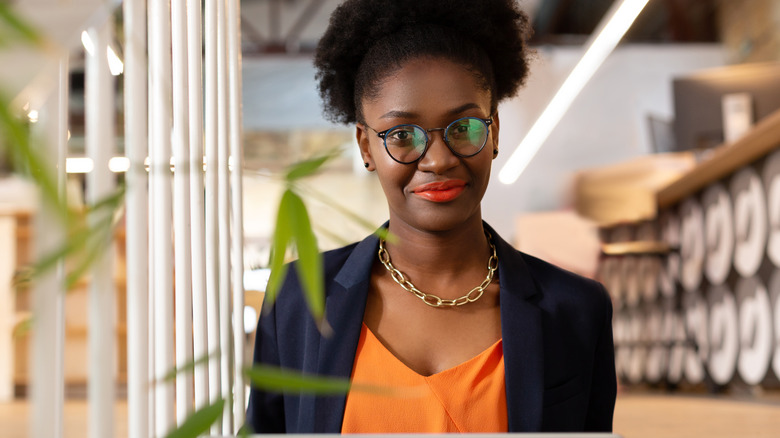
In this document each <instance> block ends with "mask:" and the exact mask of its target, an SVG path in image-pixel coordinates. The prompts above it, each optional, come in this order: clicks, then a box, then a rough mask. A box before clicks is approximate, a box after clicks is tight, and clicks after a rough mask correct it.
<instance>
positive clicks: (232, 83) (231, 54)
mask: <svg viewBox="0 0 780 438" xmlns="http://www.w3.org/2000/svg"><path fill="white" fill-rule="evenodd" d="M227 28H228V39H227V43H228V90H229V95H230V98H229V102H228V106H229V114H230V120H229V125H230V126H229V131H230V145H229V148H230V150H229V152H230V155H231V159H232V163H233V164H232V168H233V170H232V172H231V174H230V221H231V222H230V223H231V227H232V233H231V235H230V245H231V271H230V277H231V287H232V290H233V296H232V299H233V309H232V323H233V430H234V431H237V430H238V429H239V428H240V427H241V426H242V425H243V424H244V413H245V412H246V405H245V400H246V395H245V390H244V388H245V386H244V378H243V369H244V331H245V329H244V211H243V208H242V207H243V201H242V199H243V192H244V191H243V187H242V186H241V175H242V173H243V168H244V166H243V164H244V162H243V156H244V152H243V147H242V140H243V137H242V135H241V124H242V120H243V117H242V114H241V4H240V1H239V0H228V2H227Z"/></svg>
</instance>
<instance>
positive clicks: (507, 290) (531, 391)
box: [485, 224, 544, 432]
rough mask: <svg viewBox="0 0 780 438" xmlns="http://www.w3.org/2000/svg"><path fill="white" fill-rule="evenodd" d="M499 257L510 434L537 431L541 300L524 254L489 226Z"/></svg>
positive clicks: (539, 424) (540, 386)
mask: <svg viewBox="0 0 780 438" xmlns="http://www.w3.org/2000/svg"><path fill="white" fill-rule="evenodd" d="M485 228H486V229H487V230H488V231H490V232H491V234H492V235H493V239H494V244H495V245H496V252H497V254H498V276H499V284H500V291H499V300H500V303H501V335H502V337H503V338H504V340H505V341H504V343H503V346H504V367H505V371H506V397H507V400H506V402H507V411H508V412H507V413H508V416H507V420H508V423H509V424H508V426H509V431H510V432H534V431H539V430H541V427H542V402H543V399H542V397H543V395H544V360H543V358H544V347H543V345H544V340H543V332H542V312H541V309H540V308H539V307H538V306H537V305H536V303H537V302H538V301H539V299H541V291H540V290H539V289H538V288H537V286H536V284H535V282H534V281H533V277H532V275H531V272H530V270H529V269H528V265H527V264H526V262H525V259H524V257H523V254H522V253H521V252H519V251H517V250H515V249H514V248H513V247H512V246H511V245H509V243H507V242H506V241H505V240H504V239H502V238H501V237H500V236H499V235H498V234H496V232H495V231H493V230H492V229H491V228H490V227H489V226H488V225H487V224H485Z"/></svg>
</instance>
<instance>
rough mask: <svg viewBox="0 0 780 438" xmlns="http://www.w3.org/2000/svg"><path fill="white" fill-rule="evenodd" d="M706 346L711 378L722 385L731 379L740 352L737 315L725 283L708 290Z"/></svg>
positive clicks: (734, 301)
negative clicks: (708, 307)
mask: <svg viewBox="0 0 780 438" xmlns="http://www.w3.org/2000/svg"><path fill="white" fill-rule="evenodd" d="M708 301H709V306H710V309H709V312H710V315H709V325H708V327H709V346H710V356H709V360H707V369H708V370H709V374H710V377H712V381H713V382H715V383H717V384H719V385H725V384H727V383H729V382H731V380H732V379H734V376H735V374H736V369H737V356H738V355H739V322H738V319H739V316H738V314H737V303H736V300H735V299H734V294H733V293H732V292H731V291H730V290H729V289H728V288H727V287H726V286H725V285H721V286H715V287H714V288H712V289H710V291H709V293H708Z"/></svg>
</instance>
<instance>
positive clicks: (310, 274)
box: [289, 192, 325, 322]
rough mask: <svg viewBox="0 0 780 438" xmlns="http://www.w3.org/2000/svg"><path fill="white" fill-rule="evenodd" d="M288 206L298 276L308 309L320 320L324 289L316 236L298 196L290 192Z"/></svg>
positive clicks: (323, 305)
mask: <svg viewBox="0 0 780 438" xmlns="http://www.w3.org/2000/svg"><path fill="white" fill-rule="evenodd" d="M289 208H290V215H291V219H292V221H291V223H292V233H293V238H294V240H295V248H296V249H297V252H298V263H297V264H296V270H297V272H298V277H299V278H300V279H301V284H302V286H303V293H304V295H305V296H306V302H307V303H308V305H309V311H310V312H311V314H312V316H313V317H314V319H315V320H316V321H318V322H322V319H323V315H324V313H325V290H324V286H323V275H322V255H321V254H320V250H319V248H318V247H317V237H316V236H315V235H314V232H313V231H312V228H311V221H310V220H309V212H308V211H307V210H306V205H304V203H303V200H302V199H301V197H300V196H298V195H297V194H295V193H292V192H290V204H289Z"/></svg>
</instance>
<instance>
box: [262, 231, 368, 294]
mask: <svg viewBox="0 0 780 438" xmlns="http://www.w3.org/2000/svg"><path fill="white" fill-rule="evenodd" d="M377 242H378V241H377V238H376V237H375V236H373V235H371V236H368V237H366V238H365V239H363V240H362V241H360V242H355V243H352V244H349V245H346V246H343V247H341V248H336V249H332V250H329V251H325V252H323V253H321V257H322V259H321V260H322V270H321V272H322V281H323V284H324V286H325V295H326V296H327V295H328V294H330V293H332V292H333V290H334V289H336V288H337V286H339V285H341V286H349V285H351V284H353V283H355V282H359V281H362V280H364V279H365V278H368V276H369V275H370V272H371V263H372V262H373V257H375V252H376V249H375V248H376V247H377V245H378V243H377ZM300 269H301V266H300V264H299V263H298V261H297V260H296V261H293V262H290V263H289V264H288V265H287V267H286V270H287V272H286V275H285V280H284V282H283V284H282V287H281V289H280V291H279V297H278V300H279V301H277V304H282V303H284V302H287V303H288V304H290V305H297V304H300V303H299V302H298V301H300V300H299V297H300V296H301V295H302V294H300V293H292V294H291V293H289V292H290V291H300V290H301V289H302V287H303V286H302V284H301V275H300Z"/></svg>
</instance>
